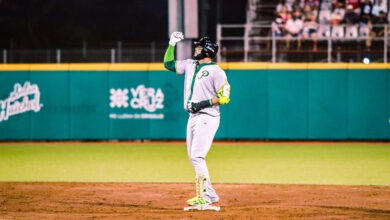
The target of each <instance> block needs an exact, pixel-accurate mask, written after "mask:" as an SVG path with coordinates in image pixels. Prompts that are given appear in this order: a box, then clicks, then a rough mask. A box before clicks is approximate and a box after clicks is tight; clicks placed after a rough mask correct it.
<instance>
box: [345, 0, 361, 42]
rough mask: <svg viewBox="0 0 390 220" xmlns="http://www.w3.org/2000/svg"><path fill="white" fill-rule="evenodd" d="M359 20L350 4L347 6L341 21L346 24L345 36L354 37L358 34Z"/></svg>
mask: <svg viewBox="0 0 390 220" xmlns="http://www.w3.org/2000/svg"><path fill="white" fill-rule="evenodd" d="M359 21H360V18H359V15H358V14H357V13H356V12H355V11H354V8H353V6H352V5H348V6H347V12H346V13H345V15H344V20H343V23H345V24H346V30H345V32H346V37H348V38H355V37H357V36H358V31H357V24H358V22H359Z"/></svg>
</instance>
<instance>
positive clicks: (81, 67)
mask: <svg viewBox="0 0 390 220" xmlns="http://www.w3.org/2000/svg"><path fill="white" fill-rule="evenodd" d="M218 65H219V66H220V67H221V68H222V69H230V70H256V69H258V70H261V69H264V70H266V69H390V64H384V63H372V64H363V63H332V64H329V63H266V62H251V63H243V62H229V63H218ZM30 70H32V71H61V70H63V71H68V70H72V71H148V70H166V69H165V68H164V64H163V63H118V64H110V63H69V64H0V71H30Z"/></svg>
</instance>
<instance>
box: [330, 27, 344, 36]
mask: <svg viewBox="0 0 390 220" xmlns="http://www.w3.org/2000/svg"><path fill="white" fill-rule="evenodd" d="M332 37H333V38H343V37H344V27H343V26H341V25H334V26H333V27H332Z"/></svg>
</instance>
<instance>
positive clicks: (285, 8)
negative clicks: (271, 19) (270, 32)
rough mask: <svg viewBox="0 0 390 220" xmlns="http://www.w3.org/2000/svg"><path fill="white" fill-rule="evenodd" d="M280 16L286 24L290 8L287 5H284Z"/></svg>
mask: <svg viewBox="0 0 390 220" xmlns="http://www.w3.org/2000/svg"><path fill="white" fill-rule="evenodd" d="M279 16H280V18H281V19H282V22H283V24H285V23H286V22H287V19H288V10H287V6H285V5H284V6H283V7H282V11H281V12H280V13H279Z"/></svg>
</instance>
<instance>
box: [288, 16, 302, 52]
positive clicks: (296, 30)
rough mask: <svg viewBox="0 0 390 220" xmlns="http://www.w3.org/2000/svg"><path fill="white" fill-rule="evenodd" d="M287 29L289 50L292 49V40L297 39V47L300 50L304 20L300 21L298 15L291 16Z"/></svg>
mask: <svg viewBox="0 0 390 220" xmlns="http://www.w3.org/2000/svg"><path fill="white" fill-rule="evenodd" d="M285 28H286V31H287V36H286V38H287V39H286V47H287V49H289V48H290V40H291V38H297V41H298V45H297V47H298V50H299V49H300V48H301V31H302V28H303V22H302V20H300V19H298V17H297V14H296V13H292V14H289V19H288V20H287V23H286V26H285Z"/></svg>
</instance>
